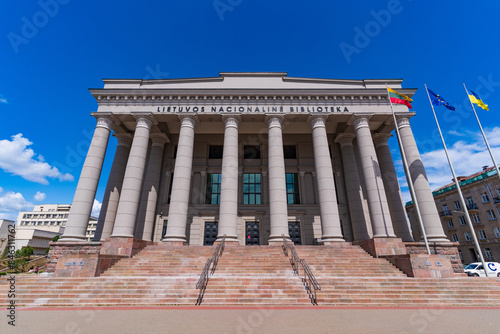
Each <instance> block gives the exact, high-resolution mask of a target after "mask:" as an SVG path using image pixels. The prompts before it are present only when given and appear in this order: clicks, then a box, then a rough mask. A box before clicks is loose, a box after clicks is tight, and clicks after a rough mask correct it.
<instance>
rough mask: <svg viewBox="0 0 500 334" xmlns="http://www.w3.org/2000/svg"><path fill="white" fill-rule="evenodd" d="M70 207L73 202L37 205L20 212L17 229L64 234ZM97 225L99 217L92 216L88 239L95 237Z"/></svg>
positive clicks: (88, 225)
mask: <svg viewBox="0 0 500 334" xmlns="http://www.w3.org/2000/svg"><path fill="white" fill-rule="evenodd" d="M70 209H71V204H42V205H35V207H34V208H33V211H21V212H19V215H18V217H17V226H16V231H24V230H39V231H45V232H52V233H54V236H56V235H62V234H63V233H64V228H65V227H66V222H67V221H68V215H69V211H70ZM96 225H97V218H95V217H92V216H90V218H89V222H88V224H87V231H86V234H85V236H86V240H87V241H91V240H92V239H93V238H94V235H95V230H96ZM26 235H28V234H26ZM47 247H48V244H47Z"/></svg>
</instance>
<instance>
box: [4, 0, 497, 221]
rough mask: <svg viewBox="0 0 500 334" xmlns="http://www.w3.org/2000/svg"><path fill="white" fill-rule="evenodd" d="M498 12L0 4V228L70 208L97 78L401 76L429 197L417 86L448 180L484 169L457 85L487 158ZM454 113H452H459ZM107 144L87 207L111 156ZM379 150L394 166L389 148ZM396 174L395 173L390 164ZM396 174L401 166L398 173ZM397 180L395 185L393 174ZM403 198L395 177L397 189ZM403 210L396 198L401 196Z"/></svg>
mask: <svg viewBox="0 0 500 334" xmlns="http://www.w3.org/2000/svg"><path fill="white" fill-rule="evenodd" d="M499 12H500V3H499V2H498V1H493V0H490V1H482V2H479V3H477V4H476V3H474V5H473V4H471V2H470V1H467V2H466V1H439V2H437V1H434V2H431V1H411V0H400V1H392V0H391V1H314V0H312V1H308V2H305V1H294V0H288V1H269V0H267V1H263V0H252V1H250V0H215V1H214V0H203V1H202V0H182V1H181V0H178V1H150V0H144V1H142V2H140V3H139V2H130V1H95V0H88V1H76V0H46V1H45V0H41V1H22V2H14V1H3V2H1V3H0V22H2V24H1V25H0V60H1V63H2V64H3V66H2V71H1V79H2V80H0V112H1V117H2V121H1V122H0V129H1V131H0V219H1V218H11V219H12V218H15V217H16V216H17V212H18V211H19V210H26V209H30V208H31V207H32V206H33V205H34V204H43V203H47V204H48V203H61V204H62V203H71V202H72V200H73V195H74V191H75V189H76V185H77V181H78V177H79V175H80V171H81V168H82V165H83V161H84V159H85V154H86V150H87V148H88V145H89V143H90V138H91V136H92V132H93V129H94V126H95V120H94V118H93V117H91V116H90V113H91V112H92V111H95V110H96V109H97V104H96V102H95V100H94V98H93V97H92V96H91V95H90V93H89V92H88V90H87V89H88V88H101V87H102V86H103V84H102V81H101V79H102V78H143V79H159V78H182V77H205V76H210V77H212V76H218V73H219V72H228V71H283V72H288V75H289V76H294V77H320V78H340V79H365V78H366V79H374V78H403V79H404V82H403V86H404V87H405V88H418V89H419V90H418V91H417V93H416V95H415V96H414V103H413V106H414V111H415V112H416V113H417V116H416V117H414V118H413V119H412V121H411V122H412V128H413V131H414V134H415V136H416V139H417V143H418V145H419V149H420V151H421V153H422V156H423V159H424V164H425V165H426V167H427V171H428V174H429V178H430V181H431V183H432V187H433V188H437V187H439V186H440V185H442V184H444V183H447V182H448V181H450V179H451V174H450V172H449V168H448V166H447V164H446V158H445V155H444V153H443V151H442V145H441V142H440V140H439V137H437V132H436V126H435V123H434V120H433V117H432V113H431V110H430V107H429V103H428V100H427V96H426V94H425V90H424V83H427V85H428V86H429V87H430V88H431V89H433V90H434V91H436V92H437V93H439V94H441V95H442V96H443V97H444V98H445V99H446V100H448V102H450V103H451V104H452V105H454V106H456V107H457V111H456V112H454V113H451V112H447V111H446V109H445V108H444V107H438V108H437V112H438V113H439V116H438V117H439V119H440V122H441V126H442V128H443V131H444V132H445V134H446V141H447V144H448V146H449V147H450V151H451V154H452V159H453V162H454V163H455V168H456V170H457V173H458V174H460V175H466V174H472V173H474V172H476V171H477V170H479V169H480V168H481V166H483V165H490V166H491V165H492V162H491V160H490V158H489V156H488V154H487V152H486V151H485V146H484V143H483V142H482V138H481V137H480V134H479V129H478V126H477V123H476V122H475V119H474V118H473V114H472V111H471V108H470V105H469V104H468V101H467V100H465V99H466V95H465V92H464V89H463V86H462V83H464V82H465V83H466V84H467V85H468V87H469V88H471V89H473V90H475V91H476V93H478V94H479V95H480V96H481V97H482V99H483V100H484V101H485V102H486V103H487V104H488V105H489V106H490V111H489V112H486V111H483V110H481V109H479V110H478V112H479V117H480V119H481V122H482V124H483V126H484V127H485V129H486V131H487V136H488V138H489V139H490V144H491V145H492V146H493V147H494V151H495V152H496V157H497V159H498V160H500V124H499V121H498V117H497V116H496V115H497V114H496V113H497V112H498V111H500V108H499V107H498V106H500V68H499V66H498V65H497V64H498V59H500V47H499V46H498V40H499V32H500V20H498V13H499ZM464 102H465V103H464ZM114 144H115V142H114V139H111V140H110V145H109V148H110V149H109V150H108V154H107V157H106V161H105V167H104V171H103V177H102V178H101V180H100V186H99V189H98V193H97V196H96V199H97V200H98V201H101V200H102V197H103V192H104V188H105V183H106V175H107V172H108V171H109V168H110V164H111V161H112V158H113V153H114V146H115V145H114ZM395 144H396V142H395V140H394V139H391V147H392V148H393V152H394V158H395V159H396V160H398V159H399V157H398V154H397V146H396V145H395ZM396 163H397V164H398V167H399V168H400V166H401V164H400V163H399V162H396ZM400 170H401V168H400ZM401 176H402V174H401ZM401 181H402V185H403V186H404V184H405V181H404V178H401ZM405 199H408V195H407V194H406V193H405Z"/></svg>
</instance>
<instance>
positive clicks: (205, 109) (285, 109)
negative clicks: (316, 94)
mask: <svg viewBox="0 0 500 334" xmlns="http://www.w3.org/2000/svg"><path fill="white" fill-rule="evenodd" d="M153 112H162V113H163V112H164V113H169V112H171V113H182V112H195V113H197V112H201V113H227V112H239V113H272V112H277V113H311V112H330V113H342V112H349V109H348V108H347V107H344V106H340V107H337V106H304V107H302V106H158V107H156V108H155V109H154V111H153Z"/></svg>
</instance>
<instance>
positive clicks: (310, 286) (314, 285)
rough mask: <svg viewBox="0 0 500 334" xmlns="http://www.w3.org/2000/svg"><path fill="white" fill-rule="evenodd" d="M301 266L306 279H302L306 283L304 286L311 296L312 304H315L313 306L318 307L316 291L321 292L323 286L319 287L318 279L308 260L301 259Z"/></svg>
mask: <svg viewBox="0 0 500 334" xmlns="http://www.w3.org/2000/svg"><path fill="white" fill-rule="evenodd" d="M300 264H301V265H302V268H303V269H304V278H302V282H304V286H305V288H306V291H307V294H308V295H309V299H311V303H313V305H318V300H317V299H316V290H321V285H319V283H318V281H317V280H316V277H314V275H313V273H312V271H311V269H310V268H309V265H308V264H307V262H306V260H304V259H301V260H300ZM308 280H309V282H308Z"/></svg>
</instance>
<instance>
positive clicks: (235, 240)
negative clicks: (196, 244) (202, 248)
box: [214, 235, 240, 244]
mask: <svg viewBox="0 0 500 334" xmlns="http://www.w3.org/2000/svg"><path fill="white" fill-rule="evenodd" d="M222 238H223V237H221V236H217V240H216V241H215V242H217V243H220V242H221V241H222ZM215 242H214V243H215ZM224 242H225V243H226V244H228V243H231V244H233V243H238V244H239V243H240V240H239V239H238V236H237V235H226V239H224Z"/></svg>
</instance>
